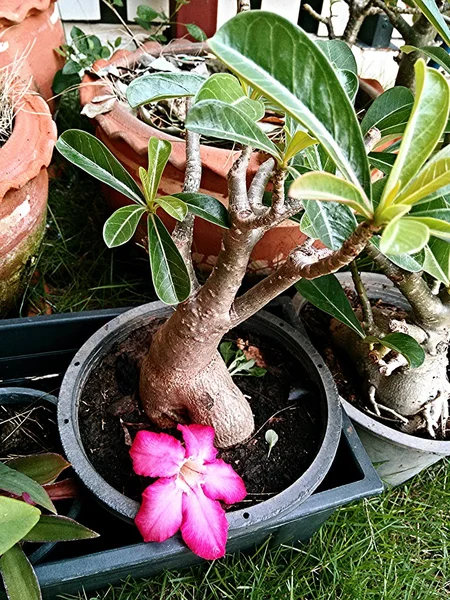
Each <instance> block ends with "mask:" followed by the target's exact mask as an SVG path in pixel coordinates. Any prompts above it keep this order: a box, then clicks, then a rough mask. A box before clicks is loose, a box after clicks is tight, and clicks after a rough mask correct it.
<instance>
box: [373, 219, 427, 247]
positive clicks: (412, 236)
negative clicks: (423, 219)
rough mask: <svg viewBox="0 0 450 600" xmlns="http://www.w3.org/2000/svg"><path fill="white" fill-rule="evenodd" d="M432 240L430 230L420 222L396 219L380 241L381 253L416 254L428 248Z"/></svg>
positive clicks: (385, 230)
mask: <svg viewBox="0 0 450 600" xmlns="http://www.w3.org/2000/svg"><path fill="white" fill-rule="evenodd" d="M429 238H430V230H429V229H428V227H427V226H426V225H424V224H423V223H420V222H419V221H414V220H411V219H408V218H407V217H405V218H403V219H396V220H393V221H391V222H390V223H388V225H387V226H386V228H385V229H384V231H383V233H382V235H381V240H380V251H381V252H382V253H383V254H386V255H389V254H392V255H396V254H415V253H416V252H419V251H420V250H422V248H424V247H425V246H426V244H427V243H428V240H429Z"/></svg>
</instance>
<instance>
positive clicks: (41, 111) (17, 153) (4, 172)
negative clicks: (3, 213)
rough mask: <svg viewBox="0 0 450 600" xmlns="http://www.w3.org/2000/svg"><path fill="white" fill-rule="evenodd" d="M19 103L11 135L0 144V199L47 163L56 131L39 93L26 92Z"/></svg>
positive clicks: (25, 181)
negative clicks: (0, 145)
mask: <svg viewBox="0 0 450 600" xmlns="http://www.w3.org/2000/svg"><path fill="white" fill-rule="evenodd" d="M21 103H22V106H21V108H20V109H19V110H18V111H17V113H16V115H15V117H14V126H13V131H12V133H11V136H10V138H9V139H8V140H7V142H6V143H5V144H4V146H3V147H2V148H0V202H1V199H2V198H3V197H4V196H5V194H6V193H7V192H8V191H9V190H12V189H20V188H21V187H23V186H24V185H25V184H26V183H27V182H28V181H30V180H31V179H34V178H35V177H36V176H37V175H38V174H39V172H40V171H41V169H42V168H46V167H48V165H49V164H50V161H51V159H52V154H53V147H54V145H55V143H56V139H57V135H58V134H57V129H56V124H55V123H54V121H53V119H52V116H51V113H50V110H49V108H48V106H47V103H46V102H45V100H44V99H43V98H42V97H41V96H39V95H38V94H34V93H31V92H30V93H27V94H25V96H24V97H23V99H22V100H21ZM15 157H16V158H15ZM17 157H19V160H17Z"/></svg>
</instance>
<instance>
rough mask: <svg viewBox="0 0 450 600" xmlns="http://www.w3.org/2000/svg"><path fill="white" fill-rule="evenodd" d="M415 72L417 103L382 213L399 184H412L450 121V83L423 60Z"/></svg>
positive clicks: (384, 197) (388, 187)
mask: <svg viewBox="0 0 450 600" xmlns="http://www.w3.org/2000/svg"><path fill="white" fill-rule="evenodd" d="M414 68H415V73H416V99H415V102H414V107H413V110H412V112H411V116H410V118H409V121H408V125H407V126H406V129H405V133H404V134H403V140H402V143H401V146H400V150H399V153H398V155H397V160H396V161H395V163H394V166H393V168H392V171H391V173H390V175H389V178H388V180H387V182H386V186H385V188H384V192H383V197H382V199H381V202H380V204H379V206H378V210H380V211H381V210H382V209H383V208H384V205H385V204H386V202H387V197H389V195H390V192H391V191H392V190H393V189H394V188H395V186H396V185H397V184H398V183H399V182H400V183H406V182H409V181H410V180H411V179H412V178H413V177H414V176H415V175H416V174H417V172H418V171H419V169H420V168H421V166H422V165H423V164H424V163H425V161H426V160H427V159H428V157H429V156H430V154H431V153H432V152H433V150H434V148H435V146H436V144H437V142H438V141H439V138H440V137H441V135H442V132H443V131H444V127H445V125H446V123H447V119H448V113H449V106H450V90H449V86H448V83H447V81H446V80H445V79H444V77H443V76H442V75H441V74H440V73H438V71H436V70H435V69H429V68H427V67H426V66H425V63H424V61H423V60H422V59H420V60H418V61H417V62H416V64H415V67H414Z"/></svg>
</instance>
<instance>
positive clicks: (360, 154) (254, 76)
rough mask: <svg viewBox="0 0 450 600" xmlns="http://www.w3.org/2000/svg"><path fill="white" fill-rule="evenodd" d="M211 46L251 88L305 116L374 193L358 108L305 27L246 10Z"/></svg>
mask: <svg viewBox="0 0 450 600" xmlns="http://www.w3.org/2000/svg"><path fill="white" fill-rule="evenodd" d="M209 46H210V48H211V50H212V52H213V53H214V54H215V55H216V56H217V57H218V58H220V60H221V61H222V62H224V63H225V65H227V67H229V68H230V70H231V71H233V72H234V73H236V74H237V75H238V76H239V77H240V78H241V79H243V80H244V81H246V82H247V83H248V84H249V85H250V86H251V87H252V89H254V90H256V91H258V92H259V93H261V94H262V95H263V96H265V97H266V98H267V99H268V100H270V101H271V102H273V103H275V104H277V105H278V106H280V107H281V108H282V109H283V110H284V111H285V112H286V114H288V115H290V116H291V117H293V118H294V119H296V120H298V121H300V123H302V124H303V125H304V126H305V127H306V128H307V129H308V130H309V132H310V134H311V135H312V136H314V137H315V138H316V139H318V140H319V141H320V142H321V144H322V145H323V146H324V148H325V150H326V152H327V153H328V154H329V155H330V157H331V159H332V160H333V162H334V163H335V164H336V166H337V167H338V169H339V170H340V171H341V173H342V174H343V176H344V177H346V178H347V179H348V180H350V181H351V182H353V184H355V185H357V184H358V182H360V185H362V187H363V188H364V189H365V191H366V194H367V195H370V172H369V166H368V162H367V156H366V153H365V150H364V142H363V139H362V135H361V130H360V127H359V124H358V121H357V119H356V115H355V111H354V109H353V106H352V104H351V102H350V100H349V98H348V96H347V94H346V92H345V91H344V89H343V88H342V86H341V84H340V81H339V79H338V76H337V75H336V72H335V70H334V68H333V66H332V65H331V64H330V62H329V61H328V59H327V57H326V56H325V55H324V54H323V52H322V50H321V49H320V48H319V47H318V46H317V45H316V44H315V43H314V42H313V41H312V40H310V39H309V37H308V36H307V34H306V33H304V32H303V31H302V30H301V29H300V28H299V27H297V26H296V25H294V24H292V23H290V22H289V21H287V20H286V19H284V18H283V17H280V16H279V15H276V14H274V13H270V12H265V11H247V12H243V13H241V14H239V15H237V16H236V17H234V18H233V19H231V20H230V21H228V22H227V23H225V25H223V26H222V27H221V28H220V29H219V31H218V32H217V33H216V34H215V36H214V37H213V38H212V39H210V40H209ZM294 65H295V68H294ZM305 81H307V82H308V84H307V85H305ZM336 115H339V118H336Z"/></svg>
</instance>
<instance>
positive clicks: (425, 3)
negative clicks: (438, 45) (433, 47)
mask: <svg viewBox="0 0 450 600" xmlns="http://www.w3.org/2000/svg"><path fill="white" fill-rule="evenodd" d="M412 1H413V4H415V5H416V6H417V7H418V8H420V10H421V11H422V12H423V14H424V15H425V16H426V18H427V19H428V21H429V22H430V23H431V24H432V25H433V26H434V27H435V28H436V29H437V31H438V33H439V35H440V36H441V38H442V39H443V40H444V42H445V43H446V44H447V46H450V31H449V29H448V27H447V24H446V22H445V21H444V17H443V16H442V15H441V13H440V12H439V9H438V7H437V6H436V3H435V1H434V0H412Z"/></svg>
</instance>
